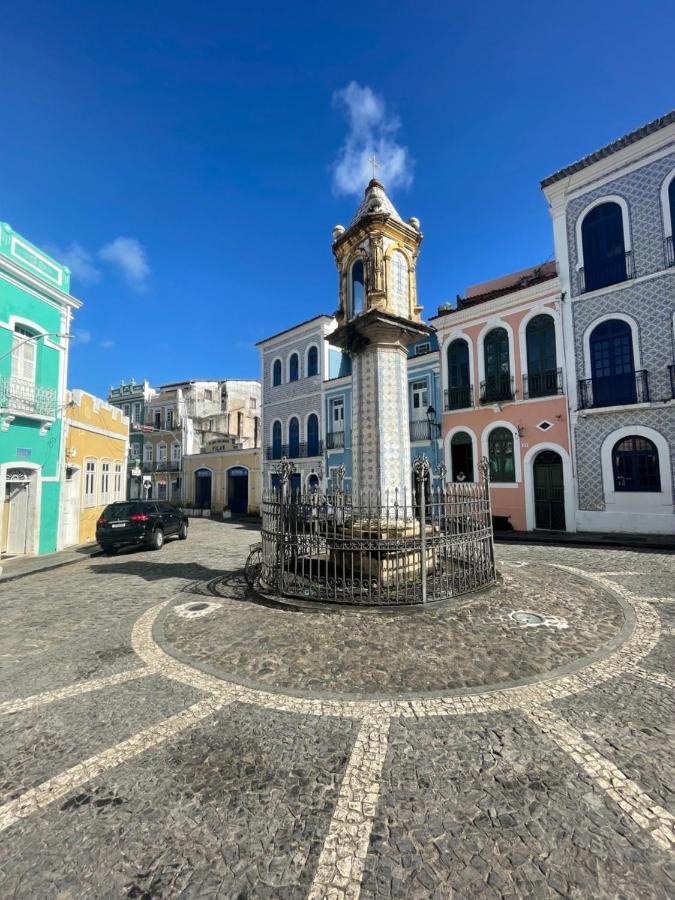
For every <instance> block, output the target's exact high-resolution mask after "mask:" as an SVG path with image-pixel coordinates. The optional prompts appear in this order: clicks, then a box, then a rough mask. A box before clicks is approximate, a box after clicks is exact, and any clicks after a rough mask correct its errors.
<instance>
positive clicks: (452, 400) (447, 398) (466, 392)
mask: <svg viewBox="0 0 675 900" xmlns="http://www.w3.org/2000/svg"><path fill="white" fill-rule="evenodd" d="M472 406H473V385H472V384H463V385H460V386H459V387H451V388H448V389H447V390H446V391H444V392H443V408H444V409H445V411H446V412H452V411H453V410H455V409H470V408H471V407H472Z"/></svg>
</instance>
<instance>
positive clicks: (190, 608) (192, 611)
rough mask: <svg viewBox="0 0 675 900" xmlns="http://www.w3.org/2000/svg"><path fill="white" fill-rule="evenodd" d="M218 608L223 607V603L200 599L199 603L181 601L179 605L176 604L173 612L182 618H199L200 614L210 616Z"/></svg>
mask: <svg viewBox="0 0 675 900" xmlns="http://www.w3.org/2000/svg"><path fill="white" fill-rule="evenodd" d="M217 609H222V604H221V603H213V602H211V601H209V602H208V603H207V602H205V601H203V600H200V601H199V602H198V603H181V604H180V605H179V606H174V608H173V613H174V615H176V616H180V618H181V619H198V618H199V617H200V616H208V615H209V613H212V612H215V610H217Z"/></svg>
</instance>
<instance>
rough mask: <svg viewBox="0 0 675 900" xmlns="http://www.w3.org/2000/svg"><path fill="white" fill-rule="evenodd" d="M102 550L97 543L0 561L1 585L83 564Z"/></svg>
mask: <svg viewBox="0 0 675 900" xmlns="http://www.w3.org/2000/svg"><path fill="white" fill-rule="evenodd" d="M100 553H101V548H100V547H99V545H98V544H96V543H91V544H80V545H79V546H77V547H68V549H67V550H59V551H58V552H56V553H45V554H43V555H42V556H17V557H16V558H15V559H0V569H1V574H0V585H2V584H4V583H5V582H6V581H15V580H16V579H17V578H24V577H25V576H26V575H33V574H34V573H35V572H46V571H48V570H49V569H60V568H61V566H68V565H70V564H71V563H76V562H81V561H82V560H83V559H87V558H88V557H90V556H98V555H99V554H100Z"/></svg>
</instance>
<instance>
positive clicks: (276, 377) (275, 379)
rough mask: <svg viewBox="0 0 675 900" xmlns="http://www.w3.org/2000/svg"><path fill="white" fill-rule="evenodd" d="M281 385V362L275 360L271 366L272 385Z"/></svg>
mask: <svg viewBox="0 0 675 900" xmlns="http://www.w3.org/2000/svg"><path fill="white" fill-rule="evenodd" d="M278 384H281V360H280V359H275V360H274V365H273V366H272V385H273V386H274V387H276V386H277V385H278Z"/></svg>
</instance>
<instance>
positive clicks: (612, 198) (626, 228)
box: [575, 194, 633, 291]
mask: <svg viewBox="0 0 675 900" xmlns="http://www.w3.org/2000/svg"><path fill="white" fill-rule="evenodd" d="M603 203H616V204H617V205H618V206H620V207H621V222H622V224H623V249H624V251H625V252H626V253H629V252H630V251H631V250H632V249H633V244H632V241H631V237H630V217H629V215H628V203H627V202H626V201H625V200H624V198H623V197H620V196H619V195H618V194H607V195H606V196H605V197H598V199H597V200H594V201H593V202H592V203H589V204H588V206H585V207H584V208H583V209H582V211H581V212H580V213H579V215H578V216H577V221H576V225H575V233H576V241H577V272H579V270H580V269H583V268H585V267H584V242H583V240H582V235H581V226H582V225H583V222H584V219H585V218H586V216H587V215H588V214H589V212H590V211H591V210H592V209H595V207H596V206H602V204H603ZM610 288H616V285H614V284H612V285H607V287H604V288H598V290H602V291H606V290H609V289H610Z"/></svg>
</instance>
